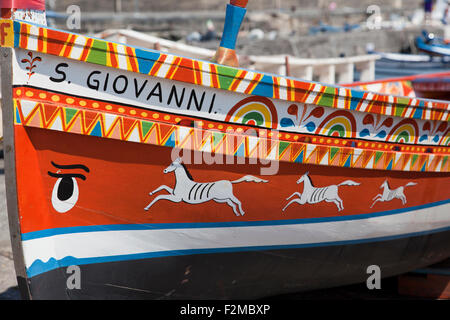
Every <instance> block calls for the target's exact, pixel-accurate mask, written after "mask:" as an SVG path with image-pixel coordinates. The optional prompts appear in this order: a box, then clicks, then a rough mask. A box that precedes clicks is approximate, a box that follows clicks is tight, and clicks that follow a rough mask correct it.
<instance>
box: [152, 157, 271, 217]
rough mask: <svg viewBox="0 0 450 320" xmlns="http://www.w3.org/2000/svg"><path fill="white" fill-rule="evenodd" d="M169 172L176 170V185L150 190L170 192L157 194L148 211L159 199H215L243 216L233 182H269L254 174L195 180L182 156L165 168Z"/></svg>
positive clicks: (198, 202)
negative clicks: (204, 180) (230, 179)
mask: <svg viewBox="0 0 450 320" xmlns="http://www.w3.org/2000/svg"><path fill="white" fill-rule="evenodd" d="M169 172H175V179H176V182H175V187H174V188H173V189H172V188H170V187H168V186H165V185H162V186H160V187H158V188H157V189H155V190H154V191H152V192H150V193H149V194H150V195H154V194H155V193H157V192H159V191H162V190H166V191H167V192H169V194H165V195H159V196H157V197H156V198H155V199H153V201H152V202H151V203H150V204H149V205H148V206H147V207H145V210H146V211H147V210H149V209H150V207H151V206H153V205H154V204H155V203H156V202H158V201H159V200H169V201H172V202H181V201H183V202H185V203H189V204H200V203H204V202H207V201H210V200H214V201H215V202H218V203H226V204H228V205H229V206H230V207H231V208H232V209H233V212H234V214H235V215H236V216H243V215H244V214H245V212H244V210H242V204H241V202H240V201H239V199H237V198H236V197H235V196H234V194H233V184H236V183H241V182H256V183H260V182H263V183H267V182H268V181H267V180H262V179H259V178H256V177H253V176H245V177H242V178H241V179H239V180H235V181H227V180H221V181H216V182H207V183H201V182H195V181H194V180H193V178H192V176H191V175H190V173H189V171H188V170H187V168H186V167H185V166H184V164H183V163H182V161H181V159H180V158H178V159H176V160H175V161H174V162H172V164H171V165H170V166H168V167H167V168H166V169H165V170H164V173H165V174H166V173H169Z"/></svg>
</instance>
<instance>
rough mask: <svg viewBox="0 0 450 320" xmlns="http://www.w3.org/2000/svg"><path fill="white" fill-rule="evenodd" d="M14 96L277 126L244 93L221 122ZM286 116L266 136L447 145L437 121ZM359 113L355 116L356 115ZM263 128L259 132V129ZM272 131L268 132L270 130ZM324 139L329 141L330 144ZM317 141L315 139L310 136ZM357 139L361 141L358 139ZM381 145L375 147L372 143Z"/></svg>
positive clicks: (238, 126)
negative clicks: (270, 132)
mask: <svg viewBox="0 0 450 320" xmlns="http://www.w3.org/2000/svg"><path fill="white" fill-rule="evenodd" d="M13 94H14V97H15V98H16V99H25V100H34V101H39V102H42V103H47V104H54V103H55V102H57V103H59V104H65V105H67V106H76V107H82V108H86V109H91V110H92V109H94V110H97V111H103V112H108V113H119V114H122V115H124V116H132V117H138V118H143V119H144V120H151V121H158V122H165V123H172V124H181V125H184V126H186V125H187V126H190V125H191V124H192V123H195V125H196V126H197V127H203V128H206V129H214V130H217V131H223V132H226V131H229V130H233V131H236V132H239V131H238V130H243V131H247V130H249V129H250V128H251V129H253V130H255V131H258V130H261V129H264V128H265V129H274V130H277V122H278V114H277V109H276V107H275V105H274V104H273V102H272V101H271V100H270V99H268V98H264V97H258V96H250V97H248V98H245V99H243V100H241V101H240V102H239V103H237V104H236V105H235V106H234V107H233V108H231V109H230V111H229V112H228V115H227V116H226V117H225V122H218V121H214V120H211V119H200V118H195V117H191V116H186V115H185V114H173V113H170V111H169V110H168V111H167V112H156V111H153V110H150V109H143V108H139V107H135V108H133V107H127V106H123V105H120V104H114V103H112V102H107V101H99V100H94V99H91V98H86V97H76V96H71V95H68V94H62V93H56V92H49V91H47V90H42V89H37V88H33V87H25V86H15V87H14V91H13ZM288 114H289V116H288V117H284V118H282V119H281V121H280V123H279V124H278V125H279V127H281V128H280V129H278V130H279V131H277V132H276V134H273V136H272V138H274V139H277V140H285V141H293V142H296V141H304V142H308V141H311V140H312V139H314V138H311V135H316V136H321V137H322V138H325V140H324V141H327V143H329V144H331V145H333V144H334V141H335V140H336V139H337V141H338V143H337V144H338V145H339V146H342V145H345V144H344V143H347V145H349V146H350V145H352V141H357V143H363V142H367V141H369V142H376V143H377V144H376V146H377V147H375V149H381V150H382V151H383V150H386V149H385V147H386V145H385V143H386V142H387V143H389V145H388V146H387V148H388V149H389V150H393V148H397V149H398V150H401V148H404V147H405V146H402V145H405V144H406V145H409V148H410V149H412V150H415V148H414V146H418V147H419V146H424V147H437V146H442V147H448V146H450V139H449V138H450V125H449V124H448V122H443V121H428V120H416V119H408V118H406V119H403V118H399V117H388V116H382V115H372V114H370V113H369V114H366V115H365V116H364V117H361V116H360V115H359V114H355V112H351V111H348V110H336V109H332V108H324V107H317V106H311V105H303V106H301V107H300V108H299V107H298V105H297V104H292V105H291V106H290V107H289V108H288ZM358 116H359V117H358ZM263 131H264V130H263ZM272 133H273V132H272ZM330 138H332V139H331V142H330ZM316 141H320V139H316ZM360 141H363V142H360ZM379 143H381V145H380V147H378V145H379Z"/></svg>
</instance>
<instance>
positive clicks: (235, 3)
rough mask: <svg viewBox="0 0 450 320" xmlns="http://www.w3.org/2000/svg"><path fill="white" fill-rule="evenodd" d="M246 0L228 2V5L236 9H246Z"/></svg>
mask: <svg viewBox="0 0 450 320" xmlns="http://www.w3.org/2000/svg"><path fill="white" fill-rule="evenodd" d="M247 3H248V0H230V4H231V5H233V6H236V7H241V8H245V7H247Z"/></svg>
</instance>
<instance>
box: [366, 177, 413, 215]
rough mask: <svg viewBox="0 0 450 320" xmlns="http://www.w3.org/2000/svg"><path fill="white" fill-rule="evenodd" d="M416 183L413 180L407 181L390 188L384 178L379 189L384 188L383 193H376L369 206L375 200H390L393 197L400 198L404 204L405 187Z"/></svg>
mask: <svg viewBox="0 0 450 320" xmlns="http://www.w3.org/2000/svg"><path fill="white" fill-rule="evenodd" d="M416 184H417V183H415V182H409V183H407V184H406V185H405V186H403V187H399V188H397V189H394V190H391V189H390V188H389V183H388V181H387V180H384V182H383V184H382V185H381V186H380V189H381V188H384V190H383V193H380V194H377V195H376V196H375V198H373V199H372V200H375V201H374V202H373V203H372V205H371V206H370V207H371V208H372V207H373V206H374V205H375V203H377V202H385V201H391V200H393V199H400V200H401V201H402V203H403V205H405V204H406V196H405V188H406V187H412V186H415V185H416Z"/></svg>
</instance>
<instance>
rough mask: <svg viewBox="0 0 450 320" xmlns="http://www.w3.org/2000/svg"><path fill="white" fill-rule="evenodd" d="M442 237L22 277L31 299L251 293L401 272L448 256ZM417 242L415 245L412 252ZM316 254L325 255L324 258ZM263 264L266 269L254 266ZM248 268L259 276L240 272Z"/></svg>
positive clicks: (115, 264)
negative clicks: (73, 277)
mask: <svg viewBox="0 0 450 320" xmlns="http://www.w3.org/2000/svg"><path fill="white" fill-rule="evenodd" d="M448 241H450V231H447V232H443V233H435V234H433V235H430V234H428V235H425V234H423V235H421V236H418V237H409V238H402V239H390V240H387V241H383V242H369V243H360V244H355V245H352V246H348V245H347V244H342V246H325V247H304V248H291V249H286V250H276V249H271V250H270V251H267V252H269V253H271V254H261V253H260V252H221V253H214V254H205V255H202V256H198V255H184V256H171V257H155V258H151V259H143V260H134V261H117V262H111V263H99V264H91V265H80V269H81V270H80V271H81V289H80V290H67V277H68V274H67V273H66V272H65V271H66V270H65V269H64V267H66V266H61V267H62V268H59V269H57V270H53V271H49V272H47V273H44V274H40V275H38V276H35V277H33V278H31V279H29V280H28V283H29V286H30V292H31V295H32V297H33V298H34V299H86V298H89V299H92V298H95V299H133V298H137V299H223V298H225V299H253V298H263V297H268V296H273V295H278V294H282V293H289V292H299V291H304V290H314V289H321V288H327V287H333V286H342V285H347V284H352V283H361V282H365V281H366V280H367V277H368V274H367V271H366V269H367V267H368V266H369V265H372V264H376V265H378V266H379V267H380V268H381V270H382V275H383V277H390V276H393V275H397V274H402V273H405V272H408V271H411V270H414V269H418V268H421V267H423V266H425V265H431V264H433V263H436V262H439V261H440V260H444V259H446V258H447V257H449V256H450V247H449V246H448V245H447V244H448ZM430 243H432V244H433V246H430ZM412 244H414V245H412ZM417 247H421V248H423V249H424V250H423V252H420V254H419V253H418V252H417V250H415V248H417ZM336 252H340V255H336ZM367 252H373V254H372V255H367ZM318 256H321V257H332V260H328V261H327V263H325V264H324V261H322V260H321V259H317V257H318ZM312 257H314V258H312ZM399 257H402V259H400V258H399ZM400 262H401V263H400ZM236 265H239V268H236ZM266 265H272V266H274V268H269V269H267V268H261V266H266ZM167 266H170V268H167ZM187 266H189V269H190V270H191V272H190V273H189V274H187V273H186V268H187ZM336 268H337V269H336ZM144 270H155V271H157V272H143V271H144ZM336 270H339V273H338V274H339V275H338V276H337V275H336ZM252 274H258V276H259V278H258V279H264V281H255V278H254V277H248V275H252ZM177 275H179V276H177ZM94 279H95V280H94ZM183 280H185V281H183ZM233 281H234V282H233ZM180 282H182V285H180ZM235 282H237V283H238V285H237V286H236V285H233V283H235ZM24 283H26V282H24ZM24 283H22V285H24ZM218 283H220V284H221V285H218ZM111 284H112V285H111ZM114 284H120V286H115V285H114ZM173 288H177V290H176V291H174V290H172V289H173ZM168 292H172V294H170V295H168V294H167V293H168Z"/></svg>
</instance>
